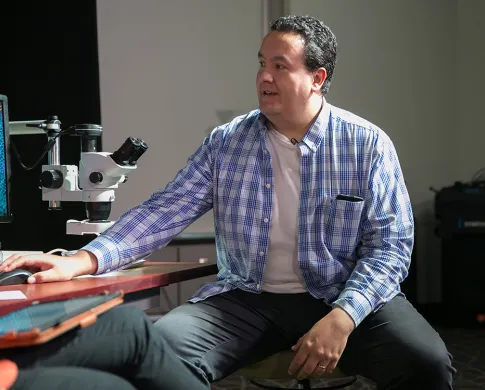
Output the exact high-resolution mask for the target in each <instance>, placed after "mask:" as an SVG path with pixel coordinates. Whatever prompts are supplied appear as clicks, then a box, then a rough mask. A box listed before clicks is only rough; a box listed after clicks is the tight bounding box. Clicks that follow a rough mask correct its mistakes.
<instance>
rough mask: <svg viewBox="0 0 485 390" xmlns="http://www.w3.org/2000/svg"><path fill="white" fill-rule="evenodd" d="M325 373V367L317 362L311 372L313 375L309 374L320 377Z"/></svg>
mask: <svg viewBox="0 0 485 390" xmlns="http://www.w3.org/2000/svg"><path fill="white" fill-rule="evenodd" d="M326 371H327V367H326V366H325V365H324V364H322V362H318V363H317V366H316V367H315V369H314V370H313V373H312V374H311V376H315V377H317V376H321V375H323V374H324V373H325V372H326Z"/></svg>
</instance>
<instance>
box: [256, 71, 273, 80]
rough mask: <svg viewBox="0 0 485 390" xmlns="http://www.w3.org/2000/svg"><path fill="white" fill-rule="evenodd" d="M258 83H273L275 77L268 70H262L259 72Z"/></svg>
mask: <svg viewBox="0 0 485 390" xmlns="http://www.w3.org/2000/svg"><path fill="white" fill-rule="evenodd" d="M258 81H259V82H260V83H264V82H267V83H271V82H273V75H272V74H271V72H269V71H268V69H266V68H261V69H259V71H258Z"/></svg>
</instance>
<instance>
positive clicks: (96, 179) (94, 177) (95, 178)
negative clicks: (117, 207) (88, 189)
mask: <svg viewBox="0 0 485 390" xmlns="http://www.w3.org/2000/svg"><path fill="white" fill-rule="evenodd" d="M89 181H90V182H91V183H93V184H98V183H101V182H102V181H103V174H102V173H101V172H91V173H90V174H89Z"/></svg>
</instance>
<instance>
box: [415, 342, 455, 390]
mask: <svg viewBox="0 0 485 390" xmlns="http://www.w3.org/2000/svg"><path fill="white" fill-rule="evenodd" d="M451 360H452V357H451V355H450V353H449V352H448V350H447V349H446V346H445V345H444V343H442V342H441V343H437V344H436V345H435V346H434V348H432V349H429V350H427V351H425V352H424V353H422V355H421V358H420V359H417V361H416V363H417V367H418V370H417V372H416V375H417V376H419V377H420V378H423V379H424V378H426V379H425V382H427V383H429V384H430V385H433V384H434V385H435V386H436V387H432V388H436V389H451V388H452V386H451V385H452V382H453V375H454V373H455V369H454V368H453V366H452V365H451ZM430 388H431V387H430Z"/></svg>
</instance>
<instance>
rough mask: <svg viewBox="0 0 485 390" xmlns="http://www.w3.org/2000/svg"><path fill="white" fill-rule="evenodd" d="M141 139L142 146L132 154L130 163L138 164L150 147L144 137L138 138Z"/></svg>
mask: <svg viewBox="0 0 485 390" xmlns="http://www.w3.org/2000/svg"><path fill="white" fill-rule="evenodd" d="M138 141H140V146H139V147H138V149H137V150H135V152H134V153H133V154H132V155H131V157H130V165H136V163H137V161H138V159H139V158H140V157H141V156H142V154H143V153H145V152H146V151H147V149H148V145H147V144H146V142H145V141H143V140H142V139H138Z"/></svg>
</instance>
